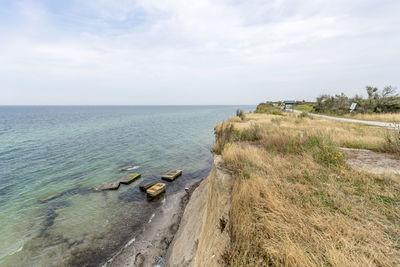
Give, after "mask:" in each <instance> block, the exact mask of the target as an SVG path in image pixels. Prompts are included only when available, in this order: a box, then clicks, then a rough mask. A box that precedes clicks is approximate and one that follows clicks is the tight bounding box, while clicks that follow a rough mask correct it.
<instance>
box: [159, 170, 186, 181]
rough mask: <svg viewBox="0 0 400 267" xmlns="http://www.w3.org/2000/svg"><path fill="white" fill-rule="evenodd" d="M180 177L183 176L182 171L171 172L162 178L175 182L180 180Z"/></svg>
mask: <svg viewBox="0 0 400 267" xmlns="http://www.w3.org/2000/svg"><path fill="white" fill-rule="evenodd" d="M180 175H182V170H173V171H169V172H167V173H166V174H164V175H163V176H162V178H163V179H164V180H167V181H173V180H175V179H176V178H178V177H179V176H180Z"/></svg>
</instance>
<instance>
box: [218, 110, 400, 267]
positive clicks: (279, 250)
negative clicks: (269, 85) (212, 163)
mask: <svg viewBox="0 0 400 267" xmlns="http://www.w3.org/2000/svg"><path fill="white" fill-rule="evenodd" d="M216 134H217V140H216V143H215V147H214V150H215V152H216V153H221V154H222V156H223V158H224V160H225V163H226V165H227V167H228V168H230V169H231V170H232V171H233V172H234V174H235V184H234V188H233V192H232V206H231V211H230V217H231V229H230V230H231V240H232V249H231V251H230V252H229V253H228V254H227V262H228V263H229V265H231V266H395V265H399V264H400V241H399V240H400V208H399V203H400V185H399V183H398V182H397V179H398V177H397V176H395V175H380V176H377V175H372V174H368V173H363V172H359V171H356V170H352V169H350V168H348V167H347V166H346V165H345V160H344V157H343V155H342V154H341V153H340V152H339V151H338V146H343V145H348V146H356V147H361V148H370V149H374V150H381V151H382V150H385V147H387V144H386V142H385V138H384V130H382V129H375V128H369V127H366V126H362V125H355V124H349V123H343V122H335V121H328V120H324V119H310V118H308V117H305V118H299V117H296V116H295V115H294V114H290V115H287V116H274V115H266V114H248V115H246V119H245V120H244V121H242V120H240V119H238V118H234V119H232V120H230V121H229V122H228V123H224V124H219V125H218V126H217V128H216Z"/></svg>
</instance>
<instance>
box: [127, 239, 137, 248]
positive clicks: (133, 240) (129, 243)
mask: <svg viewBox="0 0 400 267" xmlns="http://www.w3.org/2000/svg"><path fill="white" fill-rule="evenodd" d="M135 241H136V237H134V238H132V239H131V240H129V242H128V243H126V245H125V247H129V246H130V245H132V243H133V242H135Z"/></svg>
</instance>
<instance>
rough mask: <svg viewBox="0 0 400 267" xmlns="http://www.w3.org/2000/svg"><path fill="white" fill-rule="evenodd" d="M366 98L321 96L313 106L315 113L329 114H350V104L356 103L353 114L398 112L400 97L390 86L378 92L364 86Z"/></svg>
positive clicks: (375, 89) (341, 95) (373, 88)
mask: <svg viewBox="0 0 400 267" xmlns="http://www.w3.org/2000/svg"><path fill="white" fill-rule="evenodd" d="M366 91H367V95H368V98H366V99H365V98H363V97H362V96H359V95H356V96H354V97H353V98H349V97H347V96H346V95H345V94H343V93H342V94H340V95H335V96H330V95H321V96H320V97H318V98H317V102H316V103H315V105H314V109H315V111H316V112H320V113H329V114H338V115H341V114H346V113H349V112H350V105H351V103H353V102H355V103H357V106H356V109H355V111H354V112H358V113H372V112H375V113H381V112H385V113H387V112H399V111H400V97H399V95H398V94H396V93H395V92H396V89H395V88H394V87H392V86H386V87H384V88H383V89H382V91H381V92H379V89H378V88H376V87H372V86H366Z"/></svg>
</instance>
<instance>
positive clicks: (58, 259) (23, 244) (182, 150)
mask: <svg viewBox="0 0 400 267" xmlns="http://www.w3.org/2000/svg"><path fill="white" fill-rule="evenodd" d="M237 108H238V107H237V106H118V107H117V106H115V107H110V106H96V107H84V106H81V107H77V106H65V107H51V106H48V107H6V106H4V107H0V265H2V266H3V265H4V266H26V265H29V266H32V265H35V266H50V265H96V264H99V263H101V262H103V261H104V259H106V258H107V257H108V256H109V255H111V254H112V253H113V252H115V251H116V250H117V249H118V248H120V247H121V246H122V245H123V244H124V243H125V242H126V241H127V240H129V238H130V237H131V236H132V233H134V231H135V229H137V228H138V227H139V226H140V225H141V224H142V223H143V222H144V221H145V220H147V218H148V217H149V216H150V215H151V212H152V210H154V209H155V208H156V207H157V205H159V203H158V202H159V201H149V200H148V199H147V198H146V196H145V194H143V193H142V192H141V191H140V190H139V189H138V185H139V184H141V183H143V182H145V181H151V180H159V178H160V176H161V174H163V173H165V172H167V171H168V170H170V169H183V170H184V174H183V176H182V177H181V178H179V179H178V180H177V181H176V182H174V183H171V184H167V194H168V193H173V192H174V191H178V190H181V189H182V187H183V186H184V185H185V184H186V183H187V181H190V180H196V179H201V178H204V177H205V176H206V175H207V173H208V171H209V170H210V167H211V160H212V155H211V153H210V150H211V148H212V144H213V141H214V135H213V128H214V126H215V124H216V123H217V122H219V121H222V120H225V119H227V118H228V117H231V116H233V115H234V114H235V110H236V109H237ZM241 108H242V109H244V110H248V109H251V108H253V107H241ZM126 165H133V166H137V167H138V168H137V169H136V170H134V172H138V173H141V174H142V178H141V179H139V180H138V181H135V182H134V183H132V184H130V185H121V187H120V189H119V190H118V191H108V192H96V191H93V190H92V188H93V187H94V186H96V185H98V184H100V183H104V182H110V181H116V180H118V179H120V178H122V177H123V176H124V175H126V173H123V172H120V171H119V170H118V169H119V168H121V167H123V166H126ZM52 194H57V195H56V197H54V198H51V199H50V200H48V201H40V200H39V199H41V198H43V197H46V196H49V195H52Z"/></svg>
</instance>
